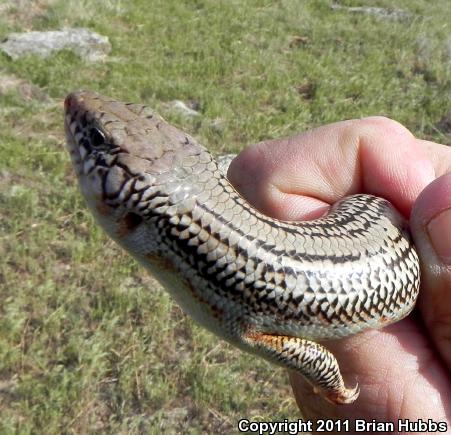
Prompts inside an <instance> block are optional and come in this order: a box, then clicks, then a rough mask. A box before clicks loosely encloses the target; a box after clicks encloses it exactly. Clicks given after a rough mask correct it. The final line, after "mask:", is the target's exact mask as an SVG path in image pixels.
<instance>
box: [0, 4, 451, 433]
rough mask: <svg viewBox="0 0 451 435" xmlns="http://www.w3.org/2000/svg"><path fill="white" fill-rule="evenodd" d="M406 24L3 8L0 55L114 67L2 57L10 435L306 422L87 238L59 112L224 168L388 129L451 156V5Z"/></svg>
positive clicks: (207, 12) (248, 7)
mask: <svg viewBox="0 0 451 435" xmlns="http://www.w3.org/2000/svg"><path fill="white" fill-rule="evenodd" d="M391 3H392V2H389V1H388V0H387V1H383V0H380V1H374V2H367V3H366V4H371V5H372V6H381V7H390V5H391ZM341 4H343V5H348V6H356V5H365V2H364V1H343V2H341ZM396 6H397V7H398V8H403V9H406V10H408V11H410V12H411V13H412V17H411V18H410V19H408V20H404V21H391V20H387V19H380V18H376V17H372V16H367V15H358V14H352V13H349V12H346V11H333V10H332V9H331V8H330V2H329V1H325V0H324V1H323V0H321V1H313V0H311V1H307V0H306V1H303V2H295V1H289V0H280V1H277V2H274V1H269V0H251V1H247V2H242V1H238V0H231V1H227V2H217V1H215V0H191V1H186V2H179V1H177V0H166V1H164V0H161V1H158V0H152V1H147V0H134V1H130V2H125V1H120V0H117V1H113V0H104V1H94V0H81V1H74V0H70V1H65V0H36V1H34V2H27V1H25V0H22V1H19V2H17V1H12V0H11V1H9V0H3V1H2V2H0V39H3V37H5V36H6V35H7V34H8V33H10V32H13V31H19V32H20V31H27V30H54V29H59V28H62V27H65V26H66V27H69V26H71V27H72V26H73V27H88V28H90V29H92V30H95V31H97V32H99V33H101V34H103V35H106V36H108V37H109V39H110V41H111V43H112V51H111V53H110V55H109V57H108V58H107V60H106V61H105V62H104V63H87V62H84V61H83V60H82V59H80V58H79V57H77V56H75V55H73V54H72V53H69V52H61V53H58V54H55V55H54V56H52V57H51V58H50V59H39V58H38V57H36V56H29V57H26V58H23V59H20V60H18V61H12V60H11V59H9V58H8V57H7V56H6V55H4V54H0V83H3V86H2V87H0V115H1V116H0V228H1V234H0V236H1V239H0V240H1V242H0V254H1V257H2V260H3V261H2V262H1V264H0V285H1V289H0V432H1V433H24V434H26V433H46V434H52V433H61V432H62V433H160V432H162V431H163V430H164V431H165V432H167V433H190V434H196V433H203V432H205V433H216V432H224V433H230V432H236V431H237V421H238V419H239V418H241V417H246V418H250V419H270V420H283V419H284V418H288V419H292V420H293V419H297V418H298V417H299V413H298V412H299V411H298V410H297V407H296V405H295V403H294V400H293V399H292V396H291V393H290V388H289V386H288V382H287V377H286V375H285V373H284V371H283V370H281V369H277V368H274V367H273V366H270V365H269V364H267V363H266V362H263V361H257V360H255V358H254V357H252V356H249V355H245V354H243V353H240V352H239V351H237V350H235V349H233V348H231V347H230V346H228V345H227V344H224V343H222V342H219V341H218V340H217V339H216V338H215V337H213V336H211V335H210V334H209V333H207V332H206V331H204V330H202V329H200V328H199V327H197V325H195V324H193V323H192V321H191V320H190V319H188V318H186V317H185V316H184V314H183V313H182V312H181V310H180V309H179V308H178V307H177V306H176V305H175V304H173V303H172V301H171V300H170V298H169V297H168V296H167V295H166V293H165V292H164V291H163V290H162V289H161V288H160V287H159V285H158V284H157V283H156V282H155V281H154V280H153V279H152V278H151V277H149V276H147V275H146V274H145V273H144V272H143V270H142V269H141V268H139V267H138V266H137V265H136V264H135V263H134V262H133V261H132V260H131V259H130V258H129V257H128V256H127V255H126V254H124V253H123V252H122V251H120V250H119V249H118V248H117V247H116V246H115V245H114V244H113V243H112V242H111V241H109V240H108V239H107V238H106V237H105V236H104V234H103V233H102V231H101V230H100V229H99V228H98V227H97V226H96V225H95V224H94V222H93V220H92V218H91V216H90V215H89V213H88V212H87V210H86V208H85V206H84V204H83V201H82V199H81V197H80V194H79V193H78V191H77V187H76V184H75V177H74V174H73V171H72V168H71V165H70V163H69V158H68V155H67V153H66V152H65V150H64V147H63V143H64V137H63V129H62V99H63V98H64V96H65V95H66V94H67V93H68V92H69V91H71V90H74V89H78V88H85V89H91V90H95V91H99V92H101V93H104V94H107V95H111V96H113V97H115V98H117V99H123V100H129V101H137V102H145V103H148V104H149V105H151V106H153V107H154V108H156V109H157V111H159V112H160V113H161V114H163V115H164V116H165V117H166V118H167V119H169V120H170V121H172V122H174V123H176V124H177V125H179V126H180V127H181V128H183V129H186V130H187V131H189V132H190V133H191V134H193V135H194V136H196V137H197V138H198V139H199V140H200V141H201V142H202V143H205V144H207V145H208V146H209V147H210V148H211V149H212V150H213V151H214V152H216V153H222V152H230V151H238V150H240V149H242V148H243V147H244V146H245V145H246V144H249V143H252V142H256V141H259V140H262V139H265V138H273V137H280V136H285V135H289V134H293V133H295V132H299V131H302V130H304V129H307V128H311V127H314V126H318V125H321V124H324V123H328V122H333V121H336V120H341V119H346V118H353V117H362V116H366V115H376V114H382V115H386V116H389V117H392V118H394V119H397V120H398V121H400V122H401V123H403V124H405V125H406V126H407V127H408V128H409V129H411V130H412V131H413V132H414V133H415V134H416V135H418V136H420V137H423V138H428V139H431V140H435V141H438V142H443V143H449V142H450V136H449V132H447V131H445V130H443V129H440V127H439V126H440V125H443V123H442V124H440V119H441V118H442V117H443V116H444V115H445V114H446V113H447V111H449V109H450V107H449V100H450V94H451V82H450V76H451V74H450V69H451V39H450V23H449V15H450V12H451V10H450V5H449V2H448V0H437V1H435V2H428V1H426V0H412V1H408V0H399V1H398V2H397V4H396ZM7 82H8V83H11V82H12V83H13V85H11V86H9V87H8V86H5V85H4V84H5V83H7ZM46 96H48V98H46ZM174 99H179V100H183V101H185V102H191V103H193V104H195V105H196V106H197V107H198V108H199V112H200V114H201V116H198V117H195V118H186V117H182V116H180V115H179V114H177V113H176V112H174V111H173V110H171V109H170V106H169V105H168V102H170V101H172V100H174Z"/></svg>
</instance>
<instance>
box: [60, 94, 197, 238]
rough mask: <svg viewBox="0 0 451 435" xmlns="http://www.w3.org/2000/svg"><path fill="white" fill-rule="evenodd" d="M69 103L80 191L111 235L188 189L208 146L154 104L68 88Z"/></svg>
mask: <svg viewBox="0 0 451 435" xmlns="http://www.w3.org/2000/svg"><path fill="white" fill-rule="evenodd" d="M64 106H65V130H66V138H67V148H68V150H69V153H70V155H71V159H72V163H73V166H74V168H75V171H76V173H77V176H78V180H79V184H80V188H81V191H82V193H83V195H84V197H85V199H86V201H87V203H88V206H89V207H90V209H91V210H92V211H93V214H94V216H95V217H96V219H97V220H98V221H99V222H100V223H101V225H102V226H103V227H104V228H105V229H106V230H107V232H108V233H110V235H111V236H113V237H114V238H116V239H117V238H119V237H121V236H122V235H123V234H120V232H121V231H123V230H124V228H125V229H126V230H129V229H133V227H134V226H136V225H137V224H139V223H140V222H141V221H142V220H143V219H145V218H146V213H148V212H149V211H152V210H155V208H156V206H155V201H158V200H160V202H162V199H161V198H163V199H164V201H165V202H166V203H168V204H169V203H171V201H172V202H173V201H176V200H180V199H184V198H186V196H187V195H188V194H189V192H187V189H186V188H184V186H186V185H187V184H188V183H184V182H183V180H184V179H185V178H189V175H190V171H191V168H192V166H190V159H192V161H196V159H195V156H197V155H199V153H201V152H203V148H202V147H200V146H199V145H198V144H196V143H195V142H194V140H193V139H191V138H190V137H189V136H187V135H186V134H185V133H183V132H181V131H180V130H178V129H176V128H175V127H172V126H170V125H169V124H167V123H166V122H165V121H163V120H162V119H161V118H160V117H158V116H157V115H156V114H154V112H153V111H152V110H151V109H150V108H149V107H147V106H144V105H141V104H129V103H121V102H118V101H114V100H112V99H110V98H107V97H103V96H101V95H98V94H94V93H91V92H84V91H78V92H73V93H71V94H69V95H68V96H67V97H66V100H65V104H64ZM204 152H205V151H204ZM191 172H192V171H191ZM159 198H160V199H159ZM152 201H154V202H153V203H152Z"/></svg>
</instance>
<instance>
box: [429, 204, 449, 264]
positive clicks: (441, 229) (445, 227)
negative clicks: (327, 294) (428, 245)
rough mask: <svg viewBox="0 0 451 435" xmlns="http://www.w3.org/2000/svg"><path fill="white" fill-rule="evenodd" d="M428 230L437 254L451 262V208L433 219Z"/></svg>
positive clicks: (443, 259) (444, 260)
mask: <svg viewBox="0 0 451 435" xmlns="http://www.w3.org/2000/svg"><path fill="white" fill-rule="evenodd" d="M427 230H428V233H429V237H430V239H431V242H432V246H433V247H434V250H435V252H436V254H437V255H438V256H439V257H440V258H441V259H442V261H443V262H444V263H445V264H451V208H450V209H448V210H444V211H442V212H441V213H440V214H438V215H437V216H436V217H434V218H433V219H431V221H430V222H429V224H428V226H427Z"/></svg>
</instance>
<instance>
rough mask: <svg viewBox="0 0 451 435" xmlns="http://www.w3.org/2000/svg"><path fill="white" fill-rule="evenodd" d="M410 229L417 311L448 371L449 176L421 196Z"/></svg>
mask: <svg viewBox="0 0 451 435" xmlns="http://www.w3.org/2000/svg"><path fill="white" fill-rule="evenodd" d="M411 228H412V234H413V237H414V240H415V245H416V246H417V249H418V253H419V255H420V258H421V265H422V269H421V272H422V277H421V280H422V292H421V294H420V299H419V307H420V310H421V313H422V315H423V319H424V322H425V324H426V327H427V329H428V331H429V332H430V334H431V336H432V339H433V340H434V343H435V345H436V347H437V349H438V350H439V352H440V354H441V356H442V358H443V359H444V361H445V363H446V364H447V365H448V367H449V368H451V173H448V174H446V175H443V176H442V177H440V178H438V179H437V180H435V181H434V182H433V183H431V184H430V185H429V186H428V187H427V188H426V189H424V191H423V192H422V193H421V194H420V196H419V198H418V200H417V201H416V203H415V206H414V209H413V211H412V218H411Z"/></svg>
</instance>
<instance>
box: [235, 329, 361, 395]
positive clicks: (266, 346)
mask: <svg viewBox="0 0 451 435" xmlns="http://www.w3.org/2000/svg"><path fill="white" fill-rule="evenodd" d="M243 338H244V340H245V342H246V343H247V344H248V345H249V346H250V347H251V348H252V349H253V350H254V351H257V352H258V353H260V354H261V355H262V356H263V357H265V358H266V359H268V360H269V361H272V362H274V363H277V364H278V365H282V366H284V367H286V368H290V369H294V370H296V371H297V372H299V373H301V374H302V375H303V376H304V378H305V379H307V381H309V382H310V384H312V385H313V388H314V391H315V392H316V393H319V394H321V395H322V396H323V397H324V398H325V399H327V400H328V401H330V402H332V403H335V404H345V403H352V402H354V401H355V400H356V399H357V397H358V396H359V387H358V385H356V386H355V387H354V388H346V387H345V384H344V381H343V377H342V376H341V373H340V368H339V366H338V362H337V360H336V358H335V357H334V356H333V355H332V354H331V353H330V352H329V351H328V350H327V349H326V348H325V347H323V346H321V345H320V344H318V343H315V342H313V341H309V340H306V339H304V338H298V337H289V336H286V335H277V334H266V333H260V332H255V331H248V332H247V333H246V334H245V335H244V337H243Z"/></svg>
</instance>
